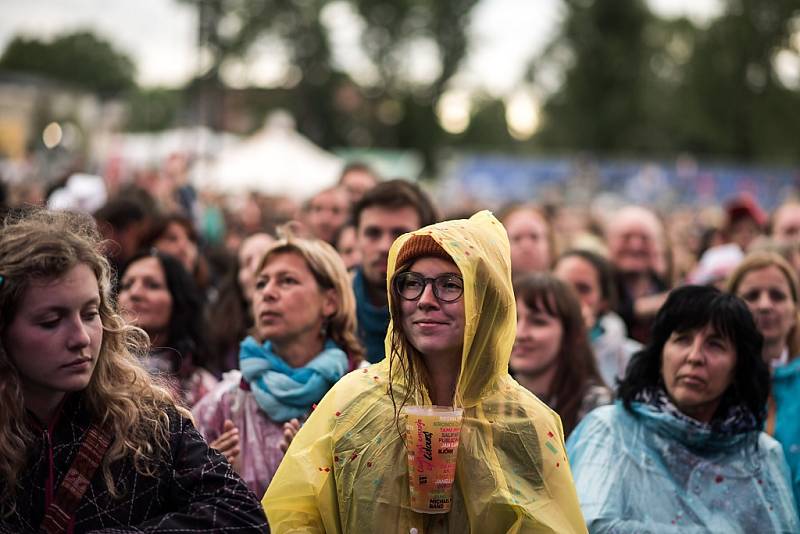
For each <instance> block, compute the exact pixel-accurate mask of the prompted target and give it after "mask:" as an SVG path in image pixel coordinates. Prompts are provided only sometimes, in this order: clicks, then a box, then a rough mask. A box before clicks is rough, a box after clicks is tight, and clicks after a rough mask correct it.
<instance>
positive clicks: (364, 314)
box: [353, 267, 389, 363]
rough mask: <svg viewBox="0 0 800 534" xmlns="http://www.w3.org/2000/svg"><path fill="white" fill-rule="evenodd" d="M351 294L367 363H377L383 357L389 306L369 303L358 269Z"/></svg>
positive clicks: (361, 272) (361, 274)
mask: <svg viewBox="0 0 800 534" xmlns="http://www.w3.org/2000/svg"><path fill="white" fill-rule="evenodd" d="M353 293H354V294H355V297H356V317H357V318H358V337H359V338H360V339H361V343H363V344H364V348H365V349H366V350H367V355H366V358H367V361H368V362H369V363H378V362H379V361H381V360H382V359H383V358H384V356H385V351H384V345H383V340H384V339H385V338H386V330H388V329H389V306H388V305H387V306H375V305H374V304H372V303H371V302H370V301H369V295H368V293H367V281H366V280H365V279H364V272H363V271H362V270H361V268H360V267H359V268H358V269H356V273H355V276H354V277H353Z"/></svg>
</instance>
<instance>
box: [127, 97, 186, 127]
mask: <svg viewBox="0 0 800 534" xmlns="http://www.w3.org/2000/svg"><path fill="white" fill-rule="evenodd" d="M183 103H184V99H183V91H182V90H179V89H138V90H136V91H133V92H131V93H129V94H128V97H127V104H128V120H127V125H126V127H127V130H129V131H132V132H152V131H159V130H164V129H167V128H169V127H171V126H174V125H175V123H176V121H177V119H178V114H179V111H180V109H181V106H182V105H183Z"/></svg>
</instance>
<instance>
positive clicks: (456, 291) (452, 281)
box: [394, 271, 464, 302]
mask: <svg viewBox="0 0 800 534" xmlns="http://www.w3.org/2000/svg"><path fill="white" fill-rule="evenodd" d="M428 284H431V287H433V294H434V296H435V297H436V298H437V299H439V300H441V301H442V302H453V301H456V300H458V299H459V298H461V295H463V294H464V280H463V279H462V278H461V276H459V275H457V274H454V273H448V274H440V275H439V276H437V277H436V278H426V277H424V276H422V275H421V274H419V273H415V272H411V271H408V272H404V273H399V274H398V275H397V276H395V277H394V290H395V292H397V294H398V295H400V297H401V298H403V299H405V300H417V299H418V298H420V297H421V296H422V293H423V292H424V291H425V286H427V285H428Z"/></svg>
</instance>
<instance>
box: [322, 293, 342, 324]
mask: <svg viewBox="0 0 800 534" xmlns="http://www.w3.org/2000/svg"><path fill="white" fill-rule="evenodd" d="M338 309H339V295H338V294H337V293H336V290H335V289H326V290H324V291H323V292H322V315H323V317H325V318H328V319H329V318H331V317H332V316H333V315H334V314H335V313H336V311H337V310H338Z"/></svg>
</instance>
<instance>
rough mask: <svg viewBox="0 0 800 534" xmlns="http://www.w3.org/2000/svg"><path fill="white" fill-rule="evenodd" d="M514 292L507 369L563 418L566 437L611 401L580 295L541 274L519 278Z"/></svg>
mask: <svg viewBox="0 0 800 534" xmlns="http://www.w3.org/2000/svg"><path fill="white" fill-rule="evenodd" d="M514 294H515V295H516V296H517V337H516V339H515V341H514V350H513V351H512V352H511V362H510V364H511V372H512V373H513V375H514V378H516V380H517V382H519V383H520V384H522V385H523V386H525V387H526V388H527V389H528V390H529V391H531V392H532V393H534V394H535V395H536V396H537V397H539V398H540V399H541V400H543V401H544V402H545V403H546V404H547V405H548V406H550V407H551V408H552V409H553V410H555V411H556V413H557V414H558V415H560V416H561V423H562V424H563V425H564V435H565V436H569V434H570V433H571V432H572V429H574V428H575V425H577V424H578V422H579V421H580V420H581V419H582V418H583V417H584V416H585V415H586V414H587V413H589V412H590V411H592V410H593V409H595V408H597V407H598V406H602V405H604V404H609V403H611V401H612V399H613V395H612V394H611V390H609V389H608V388H607V387H606V386H605V384H603V379H602V378H600V373H599V372H598V371H597V365H596V364H595V358H594V354H593V353H592V348H591V346H590V345H589V338H588V337H587V335H586V328H585V326H584V324H583V316H582V315H581V306H580V304H579V303H578V298H577V297H576V296H575V293H574V292H573V291H572V289H571V288H570V287H569V286H568V285H567V284H566V283H564V282H562V281H561V280H559V279H558V278H556V277H554V276H553V275H551V274H545V273H537V274H531V275H527V276H523V277H522V278H519V279H517V280H516V281H515V282H514Z"/></svg>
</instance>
